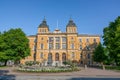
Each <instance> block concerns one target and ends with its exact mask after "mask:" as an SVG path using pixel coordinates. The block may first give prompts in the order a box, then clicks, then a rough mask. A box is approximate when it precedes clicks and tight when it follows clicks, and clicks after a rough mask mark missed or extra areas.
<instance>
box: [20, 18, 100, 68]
mask: <svg viewBox="0 0 120 80" xmlns="http://www.w3.org/2000/svg"><path fill="white" fill-rule="evenodd" d="M28 39H29V46H30V49H31V53H30V54H31V55H30V56H28V57H26V58H25V59H23V60H21V63H23V64H24V63H25V62H26V61H39V62H41V63H42V65H44V66H56V65H57V66H63V65H64V64H63V62H65V61H67V60H71V61H75V62H77V63H78V64H80V65H84V64H87V65H91V64H93V61H92V55H93V50H94V49H95V47H96V46H97V45H98V44H99V42H100V36H99V35H89V34H78V33H77V26H76V24H75V23H74V22H73V20H72V19H70V20H69V21H68V24H67V25H66V32H61V31H60V30H59V29H56V30H54V31H53V32H50V30H49V26H48V25H47V22H46V20H45V19H44V20H43V21H42V23H41V24H40V25H39V26H38V32H37V34H36V35H32V36H28Z"/></svg>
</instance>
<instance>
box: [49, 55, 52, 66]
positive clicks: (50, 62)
mask: <svg viewBox="0 0 120 80" xmlns="http://www.w3.org/2000/svg"><path fill="white" fill-rule="evenodd" d="M48 66H52V53H49V54H48Z"/></svg>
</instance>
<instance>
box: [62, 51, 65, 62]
mask: <svg viewBox="0 0 120 80" xmlns="http://www.w3.org/2000/svg"><path fill="white" fill-rule="evenodd" d="M62 61H63V62H64V61H66V54H65V53H63V54H62Z"/></svg>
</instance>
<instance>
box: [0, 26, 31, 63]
mask: <svg viewBox="0 0 120 80" xmlns="http://www.w3.org/2000/svg"><path fill="white" fill-rule="evenodd" d="M1 43H2V45H1V44H0V48H1V49H2V51H1V53H2V54H1V55H2V56H3V57H1V59H2V60H3V61H5V62H7V61H8V60H14V61H15V62H19V61H20V60H21V59H22V58H25V57H27V56H28V55H30V48H29V40H28V39H27V37H26V35H25V33H24V32H23V31H22V30H21V29H20V28H17V29H10V30H8V31H7V32H4V33H3V34H2V40H1ZM4 58H5V59H4ZM5 65H6V64H5Z"/></svg>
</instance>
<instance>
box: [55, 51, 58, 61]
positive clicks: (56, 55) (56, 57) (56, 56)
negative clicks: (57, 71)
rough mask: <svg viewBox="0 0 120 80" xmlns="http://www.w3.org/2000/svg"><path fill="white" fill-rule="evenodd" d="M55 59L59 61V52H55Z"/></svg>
mask: <svg viewBox="0 0 120 80" xmlns="http://www.w3.org/2000/svg"><path fill="white" fill-rule="evenodd" d="M55 61H59V54H58V53H56V54H55Z"/></svg>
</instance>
